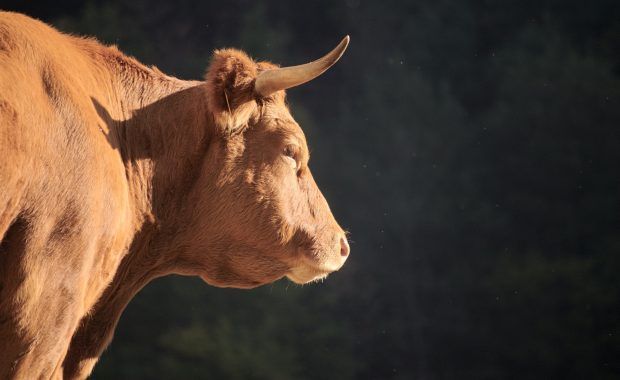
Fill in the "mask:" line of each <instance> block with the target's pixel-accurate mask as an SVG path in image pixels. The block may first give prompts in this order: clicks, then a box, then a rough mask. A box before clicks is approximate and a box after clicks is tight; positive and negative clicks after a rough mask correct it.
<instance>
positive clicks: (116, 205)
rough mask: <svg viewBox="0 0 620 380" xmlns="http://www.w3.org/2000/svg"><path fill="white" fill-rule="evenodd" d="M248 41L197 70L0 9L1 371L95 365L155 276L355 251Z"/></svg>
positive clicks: (251, 277) (291, 77) (272, 79)
mask: <svg viewBox="0 0 620 380" xmlns="http://www.w3.org/2000/svg"><path fill="white" fill-rule="evenodd" d="M347 44H348V37H347V38H345V39H344V40H343V41H342V42H341V43H340V44H339V45H338V46H337V47H336V48H335V49H334V50H333V51H331V52H330V53H328V54H327V55H326V56H325V57H323V58H321V59H319V60H317V61H314V62H311V63H308V64H305V65H300V66H293V67H286V68H278V67H277V66H275V65H273V64H271V63H267V62H255V61H253V60H252V59H250V58H249V57H248V56H247V55H246V54H245V53H243V52H241V51H237V50H230V49H229V50H219V51H216V52H215V53H214V55H213V59H212V62H211V63H210V65H209V67H208V69H207V73H206V76H205V79H204V81H182V80H179V79H176V78H172V77H170V76H167V75H165V74H163V73H161V72H160V71H158V70H157V69H155V68H149V67H146V66H144V65H142V64H140V63H139V62H137V61H136V60H135V59H132V58H130V57H127V56H125V55H123V54H122V53H121V52H119V51H118V50H117V49H116V48H114V47H107V46H103V45H101V44H99V43H98V42H96V41H95V40H92V39H84V38H77V37H73V36H69V35H65V34H62V33H60V32H58V31H56V30H55V29H53V28H51V27H49V26H47V25H45V24H44V23H41V22H39V21H36V20H33V19H31V18H29V17H26V16H23V15H20V14H15V13H7V12H1V13H0V378H2V379H5V378H20V379H39V378H63V377H64V378H85V377H86V376H88V374H89V373H90V372H91V370H92V368H93V366H94V364H95V362H96V361H97V359H98V357H99V355H100V354H101V352H102V351H103V350H104V349H105V347H106V346H107V345H108V344H109V342H110V340H111V338H112V334H113V331H114V328H115V326H116V324H117V322H118V319H119V317H120V315H121V313H122V311H123V309H124V308H125V306H126V305H127V303H128V302H129V301H130V300H131V298H132V297H133V296H134V295H135V294H136V293H137V292H138V291H139V290H140V289H141V288H142V287H143V286H145V285H146V284H147V283H148V282H149V281H151V280H152V279H154V278H157V277H160V276H165V275H168V274H172V273H176V274H182V275H190V276H200V277H201V278H202V279H203V280H204V281H205V282H207V283H209V284H212V285H215V286H221V287H237V288H252V287H256V286H259V285H262V284H266V283H269V282H272V281H275V280H277V279H280V278H282V277H288V278H289V279H290V280H292V281H294V282H296V283H306V282H310V281H314V280H316V279H320V278H323V277H325V276H326V275H327V274H329V273H330V272H333V271H335V270H338V269H339V268H340V267H341V266H342V265H343V263H344V262H345V260H346V258H347V256H348V255H349V246H348V243H347V240H346V237H345V233H344V232H343V230H342V229H341V228H340V226H339V225H338V224H337V223H336V221H335V219H334V217H333V216H332V213H331V212H330V210H329V207H328V205H327V202H326V201H325V199H324V198H323V196H322V195H321V192H320V191H319V189H318V188H317V185H316V184H315V182H314V180H313V178H312V175H311V173H310V169H309V168H308V158H309V156H308V147H307V146H306V140H305V138H304V134H303V132H302V130H301V128H300V127H299V125H298V124H297V123H296V122H295V120H294V119H293V117H292V116H291V114H290V113H289V110H288V108H287V106H286V105H285V93H284V90H285V89H287V88H290V87H293V86H297V85H299V84H302V83H304V82H307V81H309V80H311V79H313V78H315V77H317V76H319V75H320V74H321V73H323V72H324V71H325V70H327V69H328V68H329V67H330V66H331V65H333V64H334V63H335V62H336V61H337V60H338V59H339V58H340V56H341V55H342V53H343V52H344V50H345V49H346V46H347Z"/></svg>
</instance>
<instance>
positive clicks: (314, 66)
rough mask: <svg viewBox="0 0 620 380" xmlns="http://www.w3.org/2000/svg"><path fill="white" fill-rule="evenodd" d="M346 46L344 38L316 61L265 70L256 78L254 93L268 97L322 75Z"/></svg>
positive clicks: (338, 57) (347, 43) (346, 40)
mask: <svg viewBox="0 0 620 380" xmlns="http://www.w3.org/2000/svg"><path fill="white" fill-rule="evenodd" d="M348 45H349V36H346V37H345V38H343V39H342V41H340V43H339V44H338V46H336V48H335V49H334V50H332V51H330V52H329V53H327V54H326V55H325V56H324V57H322V58H319V59H317V60H316V61H313V62H310V63H306V64H304V65H299V66H290V67H282V68H279V69H273V70H265V71H263V72H261V73H260V74H258V77H256V83H255V84H254V91H256V93H257V94H259V95H261V96H269V95H270V94H273V93H274V92H276V91H279V90H285V89H287V88H291V87H295V86H299V85H300V84H303V83H306V82H308V81H311V80H312V79H314V78H316V77H318V76H319V75H321V74H323V73H324V72H325V71H326V70H327V69H329V68H330V67H331V66H332V65H333V64H334V63H336V62H338V60H339V59H340V57H342V54H343V53H344V51H345V50H346V49H347V46H348Z"/></svg>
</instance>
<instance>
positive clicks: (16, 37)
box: [0, 12, 132, 378]
mask: <svg viewBox="0 0 620 380" xmlns="http://www.w3.org/2000/svg"><path fill="white" fill-rule="evenodd" d="M92 44H94V43H93V42H91V41H85V40H80V39H77V38H74V37H70V36H66V35H63V34H61V33H59V32H57V31H55V30H54V29H52V28H50V27H48V26H47V25H45V24H43V23H41V22H38V21H36V20H33V19H30V18H28V17H25V16H22V15H18V14H13V13H6V12H0V240H1V242H0V281H1V282H0V321H7V322H5V323H3V324H1V325H0V352H3V355H1V357H0V378H5V377H6V375H8V374H9V373H10V372H6V371H8V370H7V368H11V369H10V371H17V372H19V371H20V368H30V369H31V370H32V371H35V372H33V374H34V373H36V371H42V372H45V371H48V372H50V371H53V370H57V369H55V368H51V367H50V366H53V365H55V363H57V362H58V358H56V357H45V356H44V357H40V356H39V355H48V354H47V353H49V352H58V353H60V352H65V351H66V346H67V345H68V344H69V341H70V338H71V336H64V335H66V334H67V332H72V331H74V329H75V327H76V326H77V324H78V323H79V319H80V318H81V316H82V315H83V314H84V313H85V312H86V311H87V310H88V309H89V308H90V307H92V305H93V303H94V302H95V300H96V298H97V297H98V296H99V295H100V293H101V291H102V289H103V288H104V287H105V285H106V284H107V283H108V282H109V281H110V279H111V275H112V274H113V273H114V271H115V268H116V266H117V265H118V262H119V260H120V259H121V255H122V253H123V252H124V250H125V247H126V245H127V244H128V242H129V230H130V228H129V225H130V224H131V215H132V212H131V208H130V204H129V198H128V190H127V183H126V178H125V172H124V163H123V161H122V159H121V156H120V153H119V152H118V150H117V148H115V147H114V146H113V145H114V144H111V143H110V141H108V138H107V135H106V133H108V132H109V130H110V128H112V127H113V125H111V124H112V123H113V120H112V119H111V118H106V117H105V115H100V114H101V113H102V112H103V111H102V110H105V109H106V107H109V104H112V102H113V101H114V92H113V82H112V79H111V77H110V75H109V73H107V72H106V70H105V65H103V64H102V65H98V63H97V56H96V54H93V52H92V51H89V50H88V49H87V47H88V46H90V45H92ZM52 318H53V319H54V320H51V319H52ZM41 326H45V327H46V330H45V331H40V330H41ZM50 326H51V328H50ZM43 346H45V347H43ZM51 347H52V348H56V349H52V350H50V348H51ZM39 348H40V352H39V353H37V352H36V351H37V350H38V349H39ZM26 353H29V354H31V355H26ZM20 358H22V359H20ZM29 358H37V362H36V363H30V362H28V361H29ZM17 359H19V360H18V361H17V362H15V363H13V362H14V361H15V360H17ZM20 360H21V361H20Z"/></svg>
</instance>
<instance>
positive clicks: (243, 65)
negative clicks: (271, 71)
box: [205, 49, 258, 134]
mask: <svg viewBox="0 0 620 380" xmlns="http://www.w3.org/2000/svg"><path fill="white" fill-rule="evenodd" d="M257 69H258V66H257V64H256V63H255V62H254V61H253V60H252V59H251V58H250V57H248V56H247V55H246V54H245V53H244V52H242V51H239V50H235V49H224V50H216V51H215V52H214V53H213V58H212V60H211V64H210V65H209V68H208V69H207V73H206V76H205V79H206V82H207V83H206V86H207V87H206V88H207V105H208V106H209V110H210V111H211V113H212V114H213V119H214V120H215V123H216V125H217V126H218V127H219V128H220V129H221V130H222V131H223V132H224V133H226V134H230V133H232V132H234V131H235V130H237V129H238V128H240V127H243V126H244V125H246V124H247V123H248V120H249V119H250V117H251V116H252V114H253V113H254V111H255V110H256V102H255V95H254V81H255V79H256V75H257Z"/></svg>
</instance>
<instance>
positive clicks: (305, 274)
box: [286, 270, 331, 285]
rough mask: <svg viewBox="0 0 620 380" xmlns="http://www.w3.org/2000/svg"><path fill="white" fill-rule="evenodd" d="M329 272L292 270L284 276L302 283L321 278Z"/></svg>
mask: <svg viewBox="0 0 620 380" xmlns="http://www.w3.org/2000/svg"><path fill="white" fill-rule="evenodd" d="M330 273H331V272H327V271H318V270H293V271H292V272H291V273H289V274H287V275H286V277H287V278H288V279H289V280H291V281H293V282H294V283H296V284H299V285H303V284H308V283H311V282H317V281H321V280H323V279H324V278H325V277H327V276H328V275H329V274H330Z"/></svg>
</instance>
